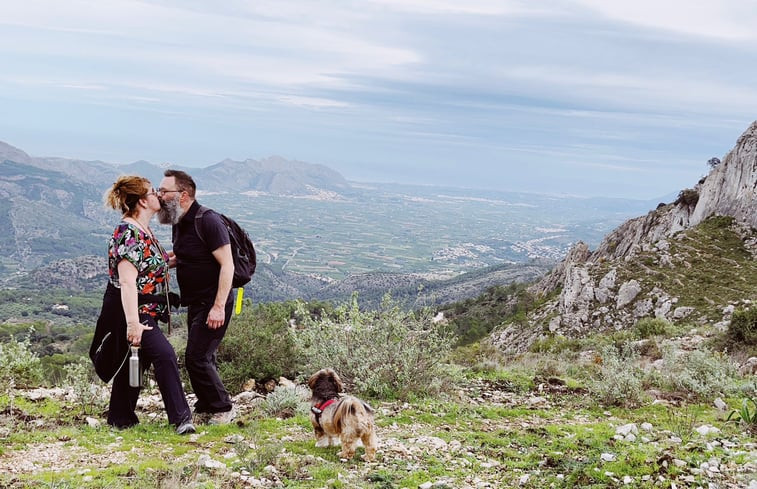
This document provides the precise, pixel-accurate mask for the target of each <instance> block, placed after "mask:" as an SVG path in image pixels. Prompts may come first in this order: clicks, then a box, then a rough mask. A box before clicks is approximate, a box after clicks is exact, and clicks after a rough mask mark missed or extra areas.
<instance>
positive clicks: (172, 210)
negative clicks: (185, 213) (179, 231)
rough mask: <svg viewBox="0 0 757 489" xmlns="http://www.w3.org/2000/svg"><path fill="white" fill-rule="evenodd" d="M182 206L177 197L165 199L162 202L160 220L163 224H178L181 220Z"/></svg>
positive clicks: (159, 212) (159, 213)
mask: <svg viewBox="0 0 757 489" xmlns="http://www.w3.org/2000/svg"><path fill="white" fill-rule="evenodd" d="M181 215H182V208H181V206H180V205H179V201H178V200H177V199H171V200H164V201H162V202H161V203H160V210H159V211H158V222H160V223H161V224H170V225H172V226H173V225H175V224H178V223H179V221H180V220H181Z"/></svg>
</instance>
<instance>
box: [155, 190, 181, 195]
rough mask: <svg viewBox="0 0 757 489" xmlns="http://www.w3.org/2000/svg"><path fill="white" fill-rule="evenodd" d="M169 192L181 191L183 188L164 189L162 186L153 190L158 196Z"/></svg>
mask: <svg viewBox="0 0 757 489" xmlns="http://www.w3.org/2000/svg"><path fill="white" fill-rule="evenodd" d="M171 192H183V190H166V189H164V188H159V189H158V190H156V191H155V193H156V194H157V195H158V196H161V195H163V194H170V193H171Z"/></svg>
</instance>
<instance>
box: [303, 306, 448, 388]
mask: <svg viewBox="0 0 757 489" xmlns="http://www.w3.org/2000/svg"><path fill="white" fill-rule="evenodd" d="M300 315H301V317H302V324H301V325H300V328H299V329H298V330H297V332H296V334H295V337H296V341H297V345H298V346H299V348H300V350H301V351H302V355H303V364H302V369H301V370H302V371H303V372H304V374H305V375H306V376H307V375H310V374H312V373H313V372H316V371H318V370H319V369H321V368H324V367H330V368H333V369H334V370H336V371H337V373H338V374H339V376H340V377H341V378H342V380H343V381H344V382H345V384H346V385H347V386H348V390H350V391H355V392H356V393H358V394H362V395H367V396H375V397H381V398H407V397H408V396H410V395H426V394H430V393H433V392H436V391H438V390H440V389H441V386H442V384H444V383H445V382H447V381H448V380H449V377H448V375H447V374H446V372H445V368H444V366H443V365H444V364H443V362H445V360H447V357H448V356H449V354H450V352H451V349H452V345H453V342H454V336H453V335H452V334H451V333H450V332H449V331H448V330H447V329H446V327H445V326H443V325H442V323H434V322H433V321H432V314H431V312H430V311H429V310H421V311H418V312H409V311H403V310H402V309H401V308H400V307H399V306H397V305H396V303H394V302H393V301H392V300H391V298H390V297H389V296H385V297H384V300H383V302H382V304H381V307H380V308H379V309H378V310H376V311H365V312H363V311H360V309H359V307H358V303H357V296H353V299H352V302H351V304H349V305H344V306H342V307H339V308H337V309H336V310H335V311H334V314H332V315H330V316H325V317H323V318H322V319H320V320H318V319H313V318H312V317H311V316H310V315H308V314H305V311H301V312H300Z"/></svg>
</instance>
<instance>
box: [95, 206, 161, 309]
mask: <svg viewBox="0 0 757 489" xmlns="http://www.w3.org/2000/svg"><path fill="white" fill-rule="evenodd" d="M121 260H128V261H129V262H130V263H131V264H132V265H134V267H136V269H137V293H138V294H155V295H164V294H166V292H167V286H168V254H167V253H166V252H165V250H164V249H163V247H162V246H160V243H158V240H157V239H155V238H153V237H152V236H150V235H149V234H146V233H144V232H142V231H141V230H140V229H139V228H138V227H137V226H135V225H133V224H130V223H128V222H125V221H121V222H120V223H119V224H118V226H117V227H116V229H115V231H113V236H111V238H110V240H109V242H108V274H109V276H110V279H109V280H110V283H111V284H113V286H114V287H116V288H120V284H119V283H118V263H119V262H120V261H121ZM167 307H168V306H167V305H166V304H142V305H140V306H139V313H140V314H149V315H151V316H153V317H160V316H161V315H162V314H163V313H164V312H165V310H166V308H167Z"/></svg>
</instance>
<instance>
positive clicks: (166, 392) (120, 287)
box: [98, 175, 195, 435]
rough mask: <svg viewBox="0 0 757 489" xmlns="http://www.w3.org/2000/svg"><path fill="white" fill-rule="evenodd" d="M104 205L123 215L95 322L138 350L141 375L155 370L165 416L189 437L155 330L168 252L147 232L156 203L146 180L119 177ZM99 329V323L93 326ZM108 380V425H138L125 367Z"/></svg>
mask: <svg viewBox="0 0 757 489" xmlns="http://www.w3.org/2000/svg"><path fill="white" fill-rule="evenodd" d="M105 203H106V205H108V206H110V207H112V208H113V209H116V210H120V211H121V212H122V213H123V217H122V219H121V222H120V223H119V224H118V226H117V227H116V229H115V231H114V232H113V236H111V238H110V242H109V244H108V273H109V275H110V279H109V282H108V287H107V290H106V292H105V297H104V298H103V308H102V311H101V313H100V319H98V323H101V322H102V323H103V324H108V329H109V331H110V332H112V333H113V334H114V336H115V335H124V334H125V335H126V340H127V341H128V342H129V343H131V344H132V345H134V346H140V353H139V356H140V362H141V367H142V371H144V370H146V369H147V368H149V366H150V365H151V364H152V365H154V366H155V379H156V380H157V382H158V388H159V389H160V394H161V396H162V398H163V404H164V405H165V408H166V413H167V414H168V422H169V423H171V424H172V425H174V426H176V431H177V432H178V433H179V434H182V435H183V434H185V433H194V432H195V427H194V426H193V425H192V413H191V411H190V409H189V405H188V404H187V399H186V396H185V395H184V389H183V387H182V385H181V379H180V377H179V366H178V363H177V361H176V352H174V350H173V347H172V346H171V344H170V343H169V342H168V340H167V339H166V337H165V336H163V332H162V331H161V330H160V327H158V324H157V321H158V319H161V320H165V318H167V317H168V314H169V304H168V299H167V297H168V254H167V253H166V252H165V250H163V247H162V246H160V244H159V243H158V240H157V239H155V236H154V235H153V233H152V230H151V229H150V219H152V216H153V215H155V213H156V212H158V211H159V210H160V201H159V200H158V196H157V194H156V192H155V190H154V189H153V188H151V186H150V181H149V180H147V179H146V178H143V177H139V176H130V175H127V176H121V177H119V178H118V180H116V182H115V183H114V184H113V186H112V187H111V188H110V189H109V190H108V191H107V192H106V194H105ZM98 327H99V325H98ZM119 363H120V369H119V370H118V372H117V373H116V374H115V377H114V378H113V388H112V390H111V394H110V409H109V411H108V424H110V425H112V426H115V427H117V428H128V427H129V426H133V425H135V424H137V423H139V419H138V418H137V416H136V414H135V413H134V409H135V408H136V406H137V399H138V398H139V387H130V386H129V368H128V365H125V362H122V361H120V360H119Z"/></svg>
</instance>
